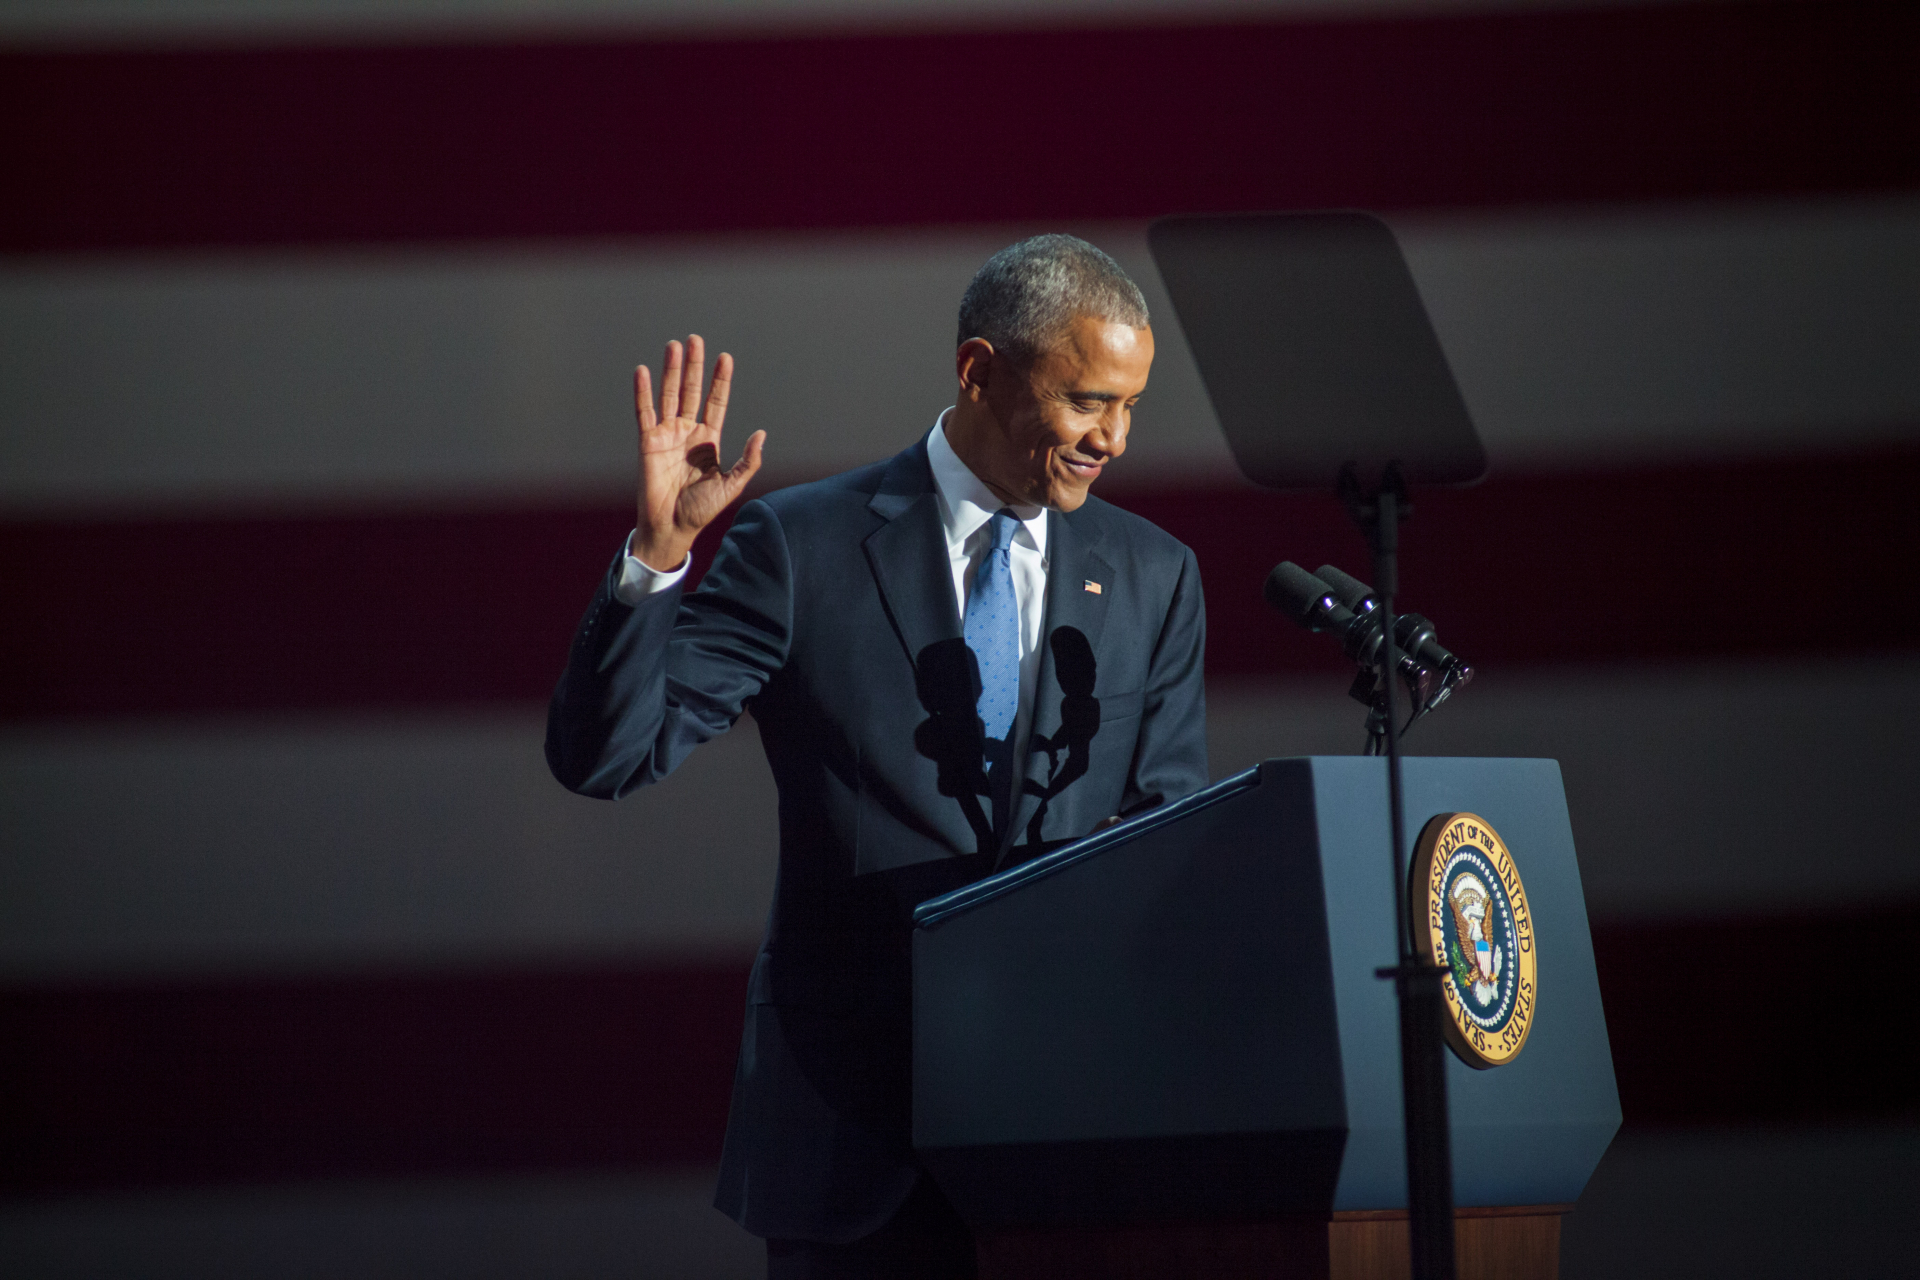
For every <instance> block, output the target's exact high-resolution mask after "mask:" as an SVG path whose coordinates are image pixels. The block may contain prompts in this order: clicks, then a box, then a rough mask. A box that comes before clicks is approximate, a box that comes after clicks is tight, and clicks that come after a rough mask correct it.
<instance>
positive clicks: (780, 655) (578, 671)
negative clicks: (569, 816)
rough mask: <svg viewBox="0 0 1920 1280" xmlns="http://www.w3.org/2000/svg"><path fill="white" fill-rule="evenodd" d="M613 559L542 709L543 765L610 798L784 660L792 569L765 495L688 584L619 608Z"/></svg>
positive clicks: (720, 727) (653, 770)
mask: <svg viewBox="0 0 1920 1280" xmlns="http://www.w3.org/2000/svg"><path fill="white" fill-rule="evenodd" d="M619 572H620V561H619V560H618V559H616V560H615V561H614V564H613V567H612V568H611V569H610V570H609V571H608V572H607V574H606V575H605V576H604V577H603V578H602V579H601V582H600V589H599V590H598V591H597V592H596V593H595V594H594V598H593V603H592V604H591V605H589V606H588V607H587V612H586V616H585V617H583V618H582V619H581V620H580V626H579V628H578V629H577V630H576V631H575V632H574V636H573V645H572V647H571V649H569V651H568V653H567V669H566V671H565V672H564V673H563V674H562V675H561V677H560V683H559V685H558V686H556V687H555V689H554V691H553V701H552V703H551V704H550V705H549V707H548V710H547V767H548V768H550V769H552V770H553V776H554V777H555V778H558V779H559V780H560V782H561V784H562V785H564V786H565V787H567V788H568V789H569V790H571V791H577V792H579V793H580V794H581V795H589V796H599V797H601V798H603V799H609V800H612V799H618V798H619V797H621V796H623V795H625V794H626V793H627V792H629V791H632V790H633V789H634V788H635V787H642V786H645V785H646V784H648V783H650V782H657V781H658V780H660V779H661V778H664V777H666V776H667V775H668V774H669V773H671V772H673V770H674V768H675V767H676V766H678V765H679V763H680V762H681V761H682V760H684V759H686V758H687V755H688V753H689V752H691V751H692V750H693V749H694V748H695V747H697V746H699V745H700V744H701V743H702V742H705V741H707V740H708V739H709V738H716V737H719V736H720V735H721V734H723V733H725V732H726V731H727V730H728V729H729V728H731V727H732V726H733V722H734V721H735V720H737V719H739V718H740V713H741V711H742V710H743V709H744V708H745V707H746V704H747V701H748V700H749V699H750V698H752V697H753V696H754V695H755V694H757V693H758V692H760V690H761V689H762V688H763V687H764V686H765V685H766V683H767V681H768V680H770V679H772V677H773V675H774V673H775V672H777V671H778V670H779V669H780V668H781V667H782V666H784V665H785V664H786V660H787V649H788V644H789V640H790V638H791V635H792V620H793V590H792V584H793V573H792V562H791V560H790V559H789V557H788V554H787V542H786V537H785V534H784V532H783V530H782V529H781V527H780V520H779V517H778V516H776V515H775V514H774V512H773V510H772V508H770V507H769V506H767V505H766V503H764V502H761V501H758V500H756V501H753V502H749V503H747V504H746V505H745V506H744V507H742V508H741V509H740V513H739V515H738V516H736V517H735V518H734V522H733V527H732V528H731V529H729V530H728V531H727V536H726V537H725V538H724V539H723V540H722V541H721V544H720V551H719V554H718V555H716V556H715V557H714V561H713V567H712V568H710V569H709V570H707V574H706V577H705V578H704V579H702V581H701V583H700V586H699V588H698V589H697V590H695V591H694V592H692V593H691V594H683V592H682V590H681V588H679V587H673V588H670V589H668V590H665V591H661V592H658V593H656V594H654V595H651V596H648V597H647V598H645V599H644V600H642V601H641V602H640V603H639V604H638V605H636V606H633V607H631V608H630V607H628V606H627V605H624V604H622V603H620V601H619V600H618V599H617V598H616V597H615V596H614V593H613V587H614V583H615V582H616V581H618V577H619Z"/></svg>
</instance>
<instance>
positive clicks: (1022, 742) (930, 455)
mask: <svg viewBox="0 0 1920 1280" xmlns="http://www.w3.org/2000/svg"><path fill="white" fill-rule="evenodd" d="M952 412H953V410H951V409H948V410H945V411H944V412H942V413H941V415H940V418H939V420H938V421H936V422H935V423H934V425H933V433H932V434H931V435H929V436H928V437H927V461H928V462H929V463H930V464H931V465H932V468H933V487H934V491H935V494H936V496H937V497H938V499H939V508H940V528H941V531H942V532H943V533H944V534H945V535H946V541H947V560H948V563H949V564H950V565H951V566H952V568H953V598H954V603H955V604H956V605H958V606H959V610H960V617H961V618H962V619H963V620H964V619H965V618H966V616H967V596H968V594H969V593H971V592H972V590H973V576H974V574H975V573H976V572H977V571H978V570H979V567H980V561H981V560H982V559H984V558H985V556H986V553H987V551H988V549H989V548H990V547H991V546H992V545H993V538H992V535H991V534H990V533H989V532H988V528H987V526H988V523H989V522H990V521H991V520H992V519H993V516H994V513H995V512H997V511H999V510H1001V509H1002V508H1005V509H1007V510H1009V511H1011V512H1013V515H1014V518H1015V519H1016V520H1018V521H1020V527H1019V528H1018V529H1016V530H1015V531H1014V534H1013V546H1012V548H1011V549H1010V553H1009V559H1010V560H1011V561H1012V563H1013V596H1014V601H1015V604H1016V605H1017V607H1018V608H1019V610H1020V711H1019V714H1018V715H1017V716H1016V717H1015V718H1014V723H1013V745H1014V753H1013V758H1014V759H1015V760H1024V759H1025V758H1026V745H1027V736H1028V734H1029V732H1030V731H1031V729H1032V727H1033V689H1034V685H1035V684H1036V683H1037V682H1038V680H1039V675H1040V636H1041V630H1042V628H1043V627H1044V626H1045V624H1046V612H1047V510H1046V508H1045V507H1035V506H1028V505H1026V504H1024V503H1006V502H1002V501H1000V499H998V498H996V497H995V496H994V494H993V490H991V489H989V488H987V486H986V485H985V484H984V483H983V482H982V481H981V479H980V477H978V476H976V475H974V474H973V472H972V471H971V470H970V469H969V468H968V467H967V464H966V463H964V462H962V461H961V460H960V455H959V454H957V453H955V452H954V451H953V446H952V445H950V444H948V443H947V430H946V422H947V414H949V413H952ZM692 559H693V558H692V557H691V556H689V557H688V558H687V564H691V563H692ZM687 564H682V565H681V566H680V567H679V568H678V569H671V570H666V571H662V570H659V569H655V568H653V567H652V566H651V565H649V564H647V563H646V562H645V561H643V560H641V559H639V558H638V557H636V556H635V555H634V554H633V535H632V534H629V535H628V536H627V555H626V558H625V559H624V560H623V561H622V562H621V565H620V580H619V581H618V582H616V583H615V584H614V588H613V594H614V596H615V598H616V599H618V600H619V601H620V603H622V604H624V605H628V606H630V607H631V606H633V605H636V604H638V603H640V601H641V600H643V599H645V598H646V597H647V596H650V595H652V594H653V593H654V592H656V591H665V590H666V589H667V588H669V587H671V586H673V585H674V584H675V583H677V582H679V581H680V580H681V579H682V578H684V577H686V575H687Z"/></svg>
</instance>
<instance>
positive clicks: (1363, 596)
mask: <svg viewBox="0 0 1920 1280" xmlns="http://www.w3.org/2000/svg"><path fill="white" fill-rule="evenodd" d="M1313 572H1314V576H1315V577H1317V578H1319V579H1320V580H1321V581H1322V582H1324V583H1326V584H1327V587H1328V588H1329V589H1330V590H1331V591H1332V592H1333V598H1334V599H1335V600H1338V601H1339V602H1340V603H1341V604H1343V605H1345V606H1347V608H1349V609H1351V610H1353V611H1354V612H1355V613H1358V612H1360V606H1361V604H1362V603H1363V602H1365V601H1367V600H1371V599H1373V588H1372V587H1370V586H1368V585H1367V584H1366V583H1364V582H1362V581H1360V579H1358V578H1356V577H1354V576H1353V575H1352V574H1350V573H1344V572H1342V571H1341V570H1339V569H1336V568H1334V567H1333V566H1332V565H1330V564H1323V565H1321V566H1320V567H1319V568H1318V569H1315V570H1314V571H1313Z"/></svg>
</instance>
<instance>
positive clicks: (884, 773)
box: [547, 236, 1207, 1277]
mask: <svg viewBox="0 0 1920 1280" xmlns="http://www.w3.org/2000/svg"><path fill="white" fill-rule="evenodd" d="M959 337H960V343H959V348H958V351H957V353H956V357H955V372H956V376H957V399H956V401H955V404H954V406H953V407H952V408H951V409H948V410H947V411H946V412H945V413H943V414H942V415H941V417H940V420H939V421H938V422H936V423H935V424H934V426H933V428H932V430H931V431H930V432H928V433H927V434H926V435H925V436H924V437H922V438H921V439H920V440H918V441H916V442H915V443H914V444H913V445H911V446H910V447H909V448H907V449H906V450H904V451H903V452H901V453H899V454H897V455H895V456H894V457H892V458H890V459H888V460H886V461H883V462H879V463H876V464H874V465H872V466H868V467H865V468H862V469H861V470H858V471H853V472H849V473H847V474H845V475H841V476H836V477H833V478H832V479H828V480H823V481H820V482H818V483H814V484H808V485H801V486H798V487H795V488H791V489H784V490H779V491H776V492H773V493H770V494H768V495H766V496H765V497H763V498H760V499H757V500H754V501H751V502H748V503H747V504H746V505H745V506H743V507H742V508H741V509H740V512H739V514H738V515H737V516H736V517H735V519H734V522H733V525H732V527H731V529H730V530H729V532H728V533H727V535H726V538H725V540H724V541H723V543H722V545H721V548H720V551H719V553H718V555H717V556H716V557H715V559H714V563H713V566H712V568H711V569H709V570H708V572H707V574H706V576H705V578H704V580H703V581H702V582H701V583H700V585H699V587H698V589H697V590H695V591H693V592H692V593H690V594H688V595H686V596H685V597H684V598H683V597H682V593H681V586H680V580H681V576H682V575H683V574H684V572H685V567H686V564H687V560H688V553H689V550H690V548H691V546H692V543H693V539H694V536H695V535H696V534H697V533H699V531H700V530H701V529H702V528H703V527H704V526H705V525H706V524H707V523H709V522H710V521H711V520H712V519H714V518H715V517H716V516H717V515H719V514H720V512H721V511H723V510H724V509H725V508H726V507H727V506H728V505H729V504H730V503H731V502H732V501H733V500H734V499H735V498H736V497H737V496H738V495H739V493H740V492H741V491H742V489H744V487H745V486H746V484H747V482H748V480H749V479H751V477H752V476H753V474H754V472H755V471H756V470H758V468H759V465H760V459H761V451H762V448H763V446H764V443H765V433H764V432H755V433H754V434H753V436H752V437H751V438H750V439H749V440H748V441H747V445H746V449H745V451H744V452H743V454H742V456H741V458H740V460H739V461H738V462H737V463H736V464H735V465H734V466H733V467H731V468H722V466H721V465H720V452H719V444H720V430H721V423H722V421H723V419H724V417H725V410H726V403H727V395H728V391H729V389H730V386H731V382H732V377H733V361H732V359H731V357H729V356H727V355H724V354H723V355H722V356H721V357H720V358H719V360H718V362H717V363H716V365H715V368H714V372H713V381H712V390H711V392H710V394H709V395H708V397H707V401H706V412H705V419H704V421H701V420H699V419H698V418H697V417H696V412H697V406H698V404H699V401H700V394H701V382H702V374H703V370H704V361H705V356H704V351H703V348H702V344H701V340H700V339H699V338H698V337H697V336H696V337H693V338H690V339H689V340H688V344H687V349H686V351H685V353H684V356H683V353H682V350H681V347H680V344H679V343H677V342H676V343H670V344H669V345H668V348H667V355H666V360H665V364H664V368H663V373H662V378H661V384H662V385H661V397H660V405H659V408H658V411H657V412H656V410H655V407H654V404H653V395H652V389H651V378H650V375H649V373H648V371H647V369H646V368H645V367H642V368H640V369H639V370H637V371H636V374H635V402H636V409H637V413H638V417H639V422H640V492H639V504H638V520H637V525H636V528H635V530H634V533H633V535H632V537H631V539H630V540H629V543H628V546H627V548H626V549H625V550H624V551H623V552H622V554H621V555H620V556H619V557H617V558H616V560H615V561H614V564H613V566H612V567H611V569H610V570H609V571H608V573H607V576H606V578H605V580H604V581H603V582H602V584H601V586H600V590H599V592H598V594H597V595H596V596H595V598H594V600H593V603H592V605H591V606H590V607H589V608H588V610H587V613H586V616H585V618H584V619H583V620H582V622H581V624H580V628H579V631H578V632H577V634H576V635H575V637H574V641H573V646H572V651H571V653H570V655H569V658H568V664H567V670H566V674H565V675H564V676H562V678H561V680H560V684H559V687H558V688H557V689H556V690H555V693H554V697H553V706H552V710H551V714H550V717H549V720H548V732H547V759H548V762H549V764H550V765H551V767H552V769H553V772H554V774H555V776H556V777H558V778H559V779H560V781H561V782H563V783H565V784H566V785H567V786H568V787H570V788H572V789H573V790H575V791H578V792H581V793H583V794H586V795H595V796H603V797H609V798H613V797H618V796H620V795H623V794H625V793H626V792H628V791H631V790H632V789H634V788H635V787H639V786H643V785H645V784H647V783H649V782H653V781H655V780H657V779H659V778H662V777H665V776H666V775H667V774H668V773H669V772H670V771H671V770H672V769H673V768H674V767H675V766H676V765H677V764H679V762H680V761H681V760H682V759H684V758H685V756H686V755H687V753H688V752H689V751H691V750H692V749H693V748H694V747H695V746H697V745H698V744H699V743H701V742H704V741H706V740H707V739H709V738H712V737H715V736H717V735H719V734H721V733H724V732H726V730H727V729H728V728H729V727H730V726H731V725H732V724H733V722H734V720H736V719H737V718H738V717H739V715H740V713H741V712H742V711H743V710H749V709H750V710H751V711H752V712H753V715H754V719H755V721H756V722H757V724H758V726H759V730H760V736H761V740H762V742H763V743H764V745H765V749H766V753H767V761H768V763H769V764H770V765H771V766H772V769H773V775H774V779H775V781H776V783H777V784H778V786H779V792H780V866H779V874H778V880H777V883H776V886H775V894H774V902H773V909H772V911H771V913H770V915H769V919H768V924H767V932H766V941H765V943H764V944H763V946H762V948H761V950H760V954H759V956H758V959H757V960H756V962H755V964H754V967H753V972H752V977H751V981H750V985H749V990H748V1009H747V1021H746V1028H745V1032H744V1036H743V1040H742V1045H741V1052H740V1062H739V1068H738V1071H737V1073H736V1076H735V1081H734V1093H733V1105H732V1111H731V1114H730V1116H729V1119H728V1126H727V1140H726V1148H725V1154H724V1158H723V1165H722V1171H721V1177H720V1187H719V1192H718V1195H717V1199H716V1203H717V1204H718V1206H719V1207H720V1208H721V1209H722V1210H724V1211H725V1212H727V1213H728V1214H730V1215H731V1216H733V1217H734V1218H735V1219H736V1220H737V1221H739V1222H740V1223H741V1224H742V1225H743V1226H744V1227H746V1228H747V1229H748V1230H749V1231H751V1232H753V1233H754V1234H756V1235H760V1236H763V1237H766V1238H767V1240H768V1257H769V1274H770V1275H772V1276H775V1277H783V1276H827V1275H834V1276H852V1275H875V1276H881V1275H912V1276H925V1277H933V1276H949V1275H951V1276H964V1275H971V1274H973V1256H972V1255H973V1250H972V1243H971V1240H970V1238H969V1237H968V1235H967V1232H966V1229H965V1227H964V1224H962V1223H960V1222H959V1220H958V1218H957V1217H956V1216H955V1215H954V1213H953V1210H952V1209H951V1207H950V1206H948V1205H947V1204H946V1202H945V1200H944V1199H943V1198H942V1197H941V1196H940V1194H939V1191H938V1189H937V1188H936V1187H935V1186H934V1185H933V1184H932V1182H931V1180H930V1179H928V1178H927V1177H925V1175H923V1174H922V1172H921V1171H920V1169H919V1168H918V1166H917V1165H916V1163H915V1161H914V1157H913V1150H912V1143H911V1134H910V1112H911V1098H910V1089H909V1083H910V1032H911V1003H910V982H909V972H908V956H909V941H910V938H911V933H912V922H911V915H912V911H913V908H914V906H915V905H916V904H917V903H919V902H921V901H924V900H925V899H927V898H929V897H932V896H934V895H936V894H939V893H943V892H946V891H948V890H951V889H955V888H958V887H959V886H961V885H963V884H966V883H968V882H969V881H972V880H975V879H978V878H979V877H980V876H982V875H985V874H988V873H990V872H992V871H993V870H995V869H996V868H999V867H1004V866H1007V865H1009V864H1010V863H1012V862H1014V861H1018V860H1019V859H1021V858H1023V857H1028V856H1032V855H1033V854H1035V853H1037V852H1040V851H1043V850H1045V849H1047V848H1049V847H1051V846H1053V845H1056V844H1058V843H1060V842H1062V841H1064V840H1068V839H1073V838H1077V837H1079V836H1082V835H1085V834H1087V833H1088V832H1089V831H1091V830H1093V829H1094V828H1096V827H1097V826H1099V825H1101V824H1102V823H1103V822H1104V821H1107V820H1110V819H1111V818H1112V817H1114V816H1115V815H1122V814H1125V813H1128V812H1130V811H1133V810H1137V809H1141V808H1145V807H1148V806H1150V805H1152V804H1154V803H1157V802H1159V801H1161V800H1170V799H1173V798H1176V797H1178V796H1181V795H1184V794H1186V793H1187V792H1190V791H1193V790H1195V789H1197V788H1198V787H1200V786H1201V785H1203V784H1204V783H1205V782H1206V781H1207V768H1206V745H1205V740H1204V720H1205V706H1204V698H1203V691H1202V679H1201V676H1202V671H1201V663H1202V652H1203V649H1204V643H1205V612H1204V606H1203V604H1202V600H1201V594H1200V577H1199V570H1198V566H1197V565H1196V564H1195V561H1194V557H1193V553H1192V552H1191V551H1189V550H1188V549H1187V548H1186V547H1184V546H1182V545H1181V544H1180V543H1178V542H1176V541H1175V540H1174V539H1173V538H1171V537H1169V536H1168V535H1167V534H1165V533H1163V532H1162V531H1161V530H1159V529H1157V528H1155V527H1154V526H1153V525H1151V524H1149V523H1148V522H1146V521H1145V520H1142V519H1140V518H1139V517H1137V516H1133V515H1130V514H1128V513H1126V512H1124V511H1121V510H1119V509H1118V508H1115V507H1112V506H1110V505H1108V504H1106V503H1104V502H1101V501H1100V500H1099V499H1096V498H1090V497H1089V495H1088V488H1089V486H1090V485H1091V484H1092V483H1093V481H1094V480H1095V479H1096V478H1097V477H1098V476H1099V475H1100V474H1101V471H1102V469H1103V468H1104V467H1105V466H1106V465H1107V464H1108V463H1110V462H1112V461H1114V460H1115V459H1117V458H1119V457H1120V455H1121V453H1122V452H1123V451H1124V450H1125V448H1126V438H1127V431H1128V426H1129V423H1130V414H1131V410H1132V408H1133V405H1134V403H1135V401H1136V400H1138V398H1139V396H1140V394H1141V392H1142V391H1143V390H1144V389H1145V387H1146V383H1147V374H1148V370H1149V368H1150V367H1151V364H1152V361H1153V332H1152V329H1151V328H1150V327H1149V326H1148V317H1147V309H1146V304H1145V302H1144V300H1143V299H1142V298H1141V296H1140V293H1139V290H1138V289H1137V288H1135V287H1134V285H1133V282H1132V281H1131V280H1129V279H1127V277H1126V275H1125V273H1124V272H1122V271H1121V269H1120V268H1119V266H1118V265H1117V264H1115V263H1114V262H1113V261H1112V259H1110V258H1108V257H1107V256H1106V255H1105V254H1103V253H1101V252H1100V251H1099V250H1098V249H1095V248H1094V247H1093V246H1091V245H1089V244H1086V243H1085V242H1084V241H1080V240H1076V239H1074V238H1072V237H1069V236H1042V237H1036V238H1035V239H1033V240H1028V241H1023V242H1022V243H1020V244H1017V245H1013V246H1011V247H1009V248H1007V249H1004V250H1002V251H1001V252H1000V253H998V254H996V255H995V256H994V257H993V258H992V259H990V260H989V261H988V263H987V264H986V265H985V266H984V267H982V268H981V270H980V273H979V274H978V275H977V276H976V277H975V279H974V281H973V283H972V285H971V286H969V288H968V290H967V294H966V297H965V299H964V300H963V301H962V304H961V311H960V333H959Z"/></svg>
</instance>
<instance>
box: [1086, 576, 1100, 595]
mask: <svg viewBox="0 0 1920 1280" xmlns="http://www.w3.org/2000/svg"><path fill="white" fill-rule="evenodd" d="M1087 590H1089V591H1091V592H1093V594H1094V595H1099V594H1100V584H1099V583H1097V582H1095V581H1094V580H1093V579H1092V578H1088V579H1087Z"/></svg>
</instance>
